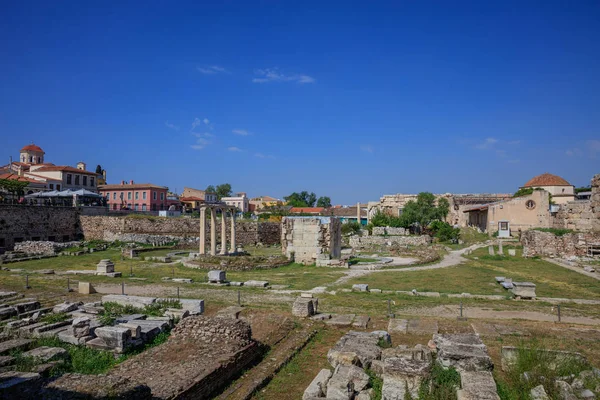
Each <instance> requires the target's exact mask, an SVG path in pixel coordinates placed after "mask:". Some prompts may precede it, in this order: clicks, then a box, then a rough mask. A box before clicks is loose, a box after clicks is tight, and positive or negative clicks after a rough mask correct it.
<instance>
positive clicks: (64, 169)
mask: <svg viewBox="0 0 600 400" xmlns="http://www.w3.org/2000/svg"><path fill="white" fill-rule="evenodd" d="M35 171H36V172H53V171H62V172H74V173H76V174H84V175H94V176H98V175H99V174H97V173H95V172H91V171H86V170H83V169H77V168H74V167H69V166H68V165H48V166H44V167H40V168H37V169H35Z"/></svg>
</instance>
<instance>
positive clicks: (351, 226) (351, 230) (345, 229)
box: [342, 222, 361, 235]
mask: <svg viewBox="0 0 600 400" xmlns="http://www.w3.org/2000/svg"><path fill="white" fill-rule="evenodd" d="M360 228H361V225H360V224H359V223H358V222H347V223H345V224H342V235H352V234H356V233H358V232H360Z"/></svg>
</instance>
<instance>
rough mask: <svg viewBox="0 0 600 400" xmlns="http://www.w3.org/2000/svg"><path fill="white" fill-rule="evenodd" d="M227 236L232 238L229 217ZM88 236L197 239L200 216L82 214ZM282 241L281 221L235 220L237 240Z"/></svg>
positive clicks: (133, 239) (139, 239) (140, 240)
mask: <svg viewBox="0 0 600 400" xmlns="http://www.w3.org/2000/svg"><path fill="white" fill-rule="evenodd" d="M226 224H227V225H228V226H227V240H228V241H230V240H231V237H230V236H231V231H230V229H229V220H226ZM81 226H82V230H83V234H84V235H85V238H86V239H87V240H92V239H98V240H106V241H115V240H120V241H123V242H138V243H164V242H171V241H173V240H178V241H182V240H183V241H187V242H190V243H198V240H199V236H200V220H199V219H195V218H156V217H150V218H143V217H136V218H128V217H107V216H101V217H90V216H82V217H81ZM216 233H217V241H219V242H220V241H221V221H220V220H217V223H216ZM206 238H207V241H208V240H209V238H210V220H209V221H207V223H206ZM280 242H281V224H279V223H277V222H256V221H240V220H238V221H236V243H237V244H241V245H255V244H258V243H262V244H263V245H274V244H279V243H280Z"/></svg>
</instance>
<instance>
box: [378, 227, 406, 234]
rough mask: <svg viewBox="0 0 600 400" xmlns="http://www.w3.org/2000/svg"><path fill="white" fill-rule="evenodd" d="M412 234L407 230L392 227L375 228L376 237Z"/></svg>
mask: <svg viewBox="0 0 600 400" xmlns="http://www.w3.org/2000/svg"><path fill="white" fill-rule="evenodd" d="M409 233H410V232H409V231H408V229H405V228H394V227H391V226H376V227H374V228H373V235H374V236H378V235H379V236H383V235H394V236H406V235H408V234H409Z"/></svg>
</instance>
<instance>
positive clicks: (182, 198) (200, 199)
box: [179, 196, 204, 201]
mask: <svg viewBox="0 0 600 400" xmlns="http://www.w3.org/2000/svg"><path fill="white" fill-rule="evenodd" d="M179 201H204V199H203V198H200V197H196V196H190V197H180V198H179Z"/></svg>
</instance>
